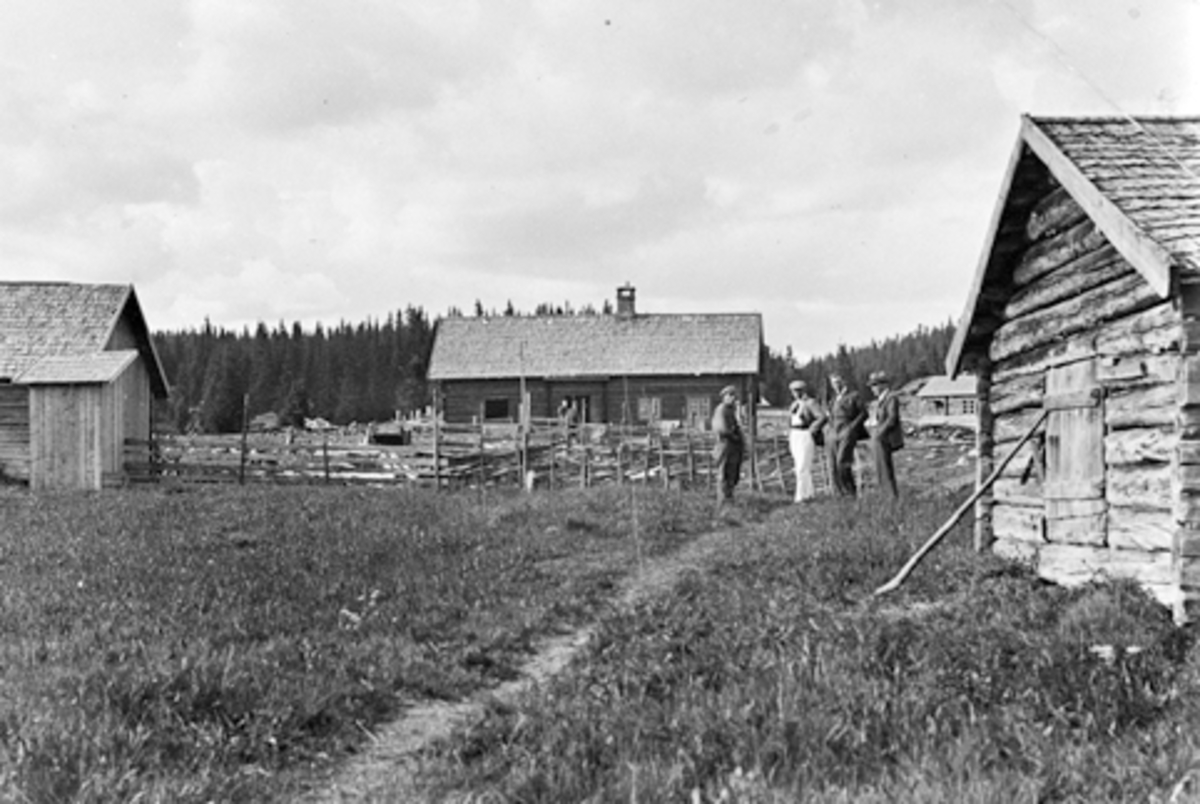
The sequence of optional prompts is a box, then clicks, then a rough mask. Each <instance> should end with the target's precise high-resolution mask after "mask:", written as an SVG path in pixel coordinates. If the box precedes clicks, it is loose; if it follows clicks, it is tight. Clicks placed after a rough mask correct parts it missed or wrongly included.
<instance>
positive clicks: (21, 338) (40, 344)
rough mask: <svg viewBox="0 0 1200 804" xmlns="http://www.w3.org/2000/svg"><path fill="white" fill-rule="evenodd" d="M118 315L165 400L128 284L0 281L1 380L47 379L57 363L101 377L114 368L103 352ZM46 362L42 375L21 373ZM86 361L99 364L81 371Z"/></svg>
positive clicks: (159, 368)
mask: <svg viewBox="0 0 1200 804" xmlns="http://www.w3.org/2000/svg"><path fill="white" fill-rule="evenodd" d="M122 317H125V318H126V320H127V321H128V322H129V325H130V327H131V328H132V330H133V334H134V338H135V339H136V341H137V346H138V348H137V351H138V352H139V353H140V354H142V356H143V357H144V358H145V360H146V364H147V369H148V370H149V372H150V382H151V387H152V388H153V390H154V393H155V394H156V395H157V396H160V397H161V396H166V395H167V389H168V386H167V380H166V375H165V374H164V373H163V369H162V363H161V361H160V360H159V358H158V352H157V351H156V350H155V348H154V342H153V340H152V339H151V337H150V331H149V328H148V327H147V326H146V319H145V317H144V316H143V315H142V309H141V306H140V305H139V304H138V300H137V294H136V293H135V292H134V290H133V286H132V285H81V284H73V283H65V282H0V378H7V379H10V380H12V379H16V378H18V377H21V376H22V375H26V376H39V377H41V376H46V377H48V376H50V374H51V373H52V372H53V371H54V370H56V369H55V368H54V366H56V365H57V366H58V369H63V370H66V369H67V367H68V366H70V367H72V368H70V370H69V373H72V374H73V375H79V376H83V375H88V376H99V375H103V374H104V373H105V372H106V371H108V370H111V368H112V367H113V363H112V362H111V361H112V360H113V358H110V357H108V356H106V350H108V349H109V348H110V346H111V343H112V340H113V336H114V334H115V332H116V329H117V325H118V323H119V322H120V321H121V319H122ZM50 358H53V359H55V360H52V361H51V363H50V364H48V365H47V367H46V369H45V372H46V373H44V374H43V373H41V372H42V370H40V369H39V370H38V372H35V373H34V374H32V375H27V374H26V373H27V372H30V371H31V370H33V369H34V367H35V366H37V365H38V364H39V363H41V362H42V361H45V360H47V359H50ZM68 358H69V359H68ZM89 359H95V360H97V361H98V363H97V365H96V366H95V367H94V368H92V369H84V368H83V366H84V364H85V363H86V362H87V361H88V360H89Z"/></svg>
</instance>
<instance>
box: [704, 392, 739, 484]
mask: <svg viewBox="0 0 1200 804" xmlns="http://www.w3.org/2000/svg"><path fill="white" fill-rule="evenodd" d="M712 428H713V433H715V434H716V436H717V444H716V447H714V448H713V459H714V460H715V462H716V465H717V479H718V484H717V501H718V502H721V503H726V502H729V501H730V500H732V499H733V490H734V488H735V487H736V486H737V484H738V481H739V480H740V479H741V477H742V455H743V453H744V451H745V444H744V441H743V438H742V426H741V425H740V424H739V423H738V417H737V388H734V387H733V386H732V385H727V386H725V387H724V388H722V389H721V403H720V404H719V405H717V409H716V410H715V411H714V412H713V420H712Z"/></svg>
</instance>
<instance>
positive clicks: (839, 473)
mask: <svg viewBox="0 0 1200 804" xmlns="http://www.w3.org/2000/svg"><path fill="white" fill-rule="evenodd" d="M829 384H830V385H831V386H833V394H834V397H833V401H832V402H831V403H830V405H829V423H830V429H831V430H832V433H831V434H830V435H831V437H830V438H828V439H826V442H825V443H826V445H827V448H828V450H829V465H830V468H831V470H832V474H833V487H834V489H835V490H836V491H837V494H838V496H839V497H854V496H855V495H856V494H857V493H858V487H857V485H855V482H854V448H855V447H856V446H857V445H858V441H859V439H861V438H866V437H867V430H866V427H864V423H865V422H866V420H867V408H866V406H865V405H864V404H863V401H862V398H861V397H860V396H859V395H858V392H857V391H852V390H850V389H849V388H848V387H846V380H845V378H844V377H842V375H840V374H831V375H830V377H829Z"/></svg>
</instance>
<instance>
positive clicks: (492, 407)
mask: <svg viewBox="0 0 1200 804" xmlns="http://www.w3.org/2000/svg"><path fill="white" fill-rule="evenodd" d="M483 418H484V419H491V420H495V419H508V418H510V416H509V413H508V400H507V399H485V400H484V402H483Z"/></svg>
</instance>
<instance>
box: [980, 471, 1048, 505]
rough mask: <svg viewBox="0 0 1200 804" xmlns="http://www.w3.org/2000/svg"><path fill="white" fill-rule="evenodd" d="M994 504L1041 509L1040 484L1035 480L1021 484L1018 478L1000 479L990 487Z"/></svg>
mask: <svg viewBox="0 0 1200 804" xmlns="http://www.w3.org/2000/svg"><path fill="white" fill-rule="evenodd" d="M992 494H993V497H994V499H995V501H996V502H998V503H999V502H1004V503H1007V504H1009V505H1024V506H1037V507H1039V508H1040V507H1042V505H1043V502H1042V483H1041V481H1040V480H1038V479H1036V478H1032V479H1030V480H1028V481H1026V482H1024V483H1023V482H1021V478H1020V477H1001V478H999V479H997V480H996V482H995V483H994V484H993V485H992Z"/></svg>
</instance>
